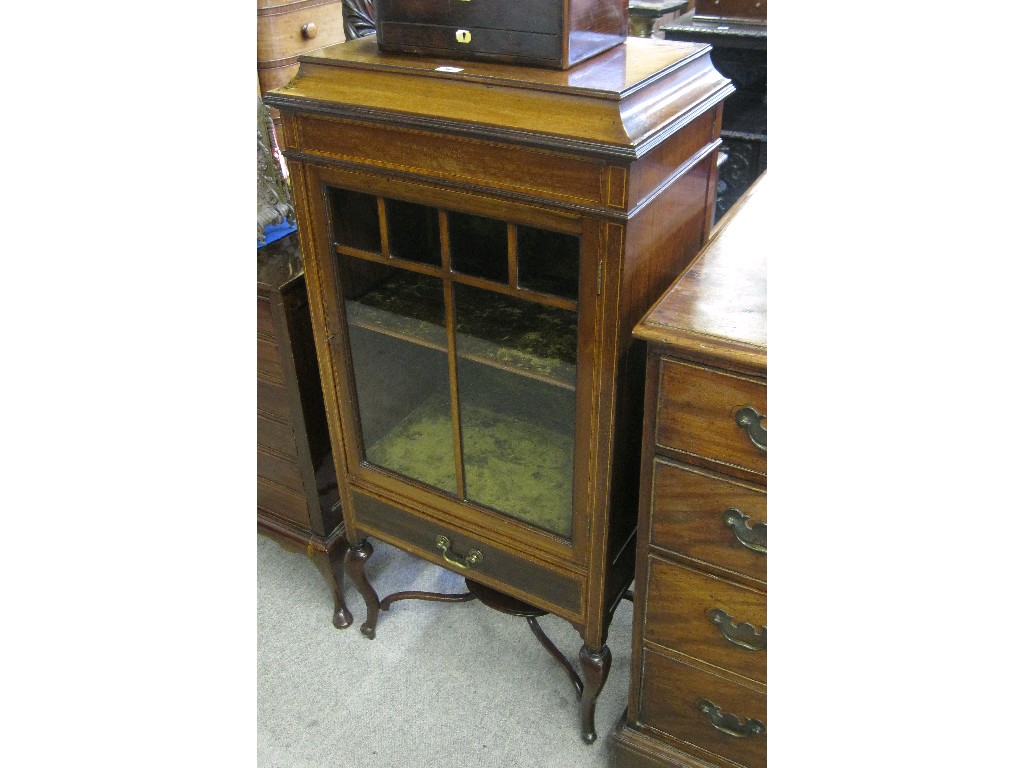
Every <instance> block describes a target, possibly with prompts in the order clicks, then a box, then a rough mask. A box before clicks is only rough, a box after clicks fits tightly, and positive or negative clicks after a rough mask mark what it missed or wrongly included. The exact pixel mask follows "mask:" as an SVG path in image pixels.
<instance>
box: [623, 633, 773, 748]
mask: <svg viewBox="0 0 1024 768" xmlns="http://www.w3.org/2000/svg"><path fill="white" fill-rule="evenodd" d="M643 653H644V659H643V672H642V682H641V687H640V714H639V718H638V719H639V721H640V723H641V724H642V725H643V726H648V727H650V728H655V729H657V730H659V731H661V732H662V733H666V734H668V735H669V736H671V737H672V738H674V739H676V740H677V741H680V742H682V743H683V748H684V749H687V748H688V747H692V748H695V749H687V751H690V752H693V753H694V754H695V755H697V756H698V757H701V758H702V759H704V760H708V761H709V762H712V763H715V764H721V762H720V761H721V759H723V758H724V759H726V760H731V761H732V762H733V763H736V764H738V765H741V766H745V768H764V766H766V765H767V763H768V738H767V737H768V734H767V726H768V720H767V710H768V701H767V696H766V695H765V694H763V693H759V692H758V691H754V690H751V689H749V688H745V687H744V686H742V685H738V684H737V683H733V682H730V681H729V680H724V679H722V678H720V677H718V676H717V675H712V674H710V673H707V672H703V671H701V670H699V669H695V668H694V667H691V666H689V665H688V664H682V663H680V662H677V661H674V660H672V659H669V658H667V657H665V656H662V655H661V654H658V653H653V652H651V651H649V650H645V651H644V652H643ZM730 715H731V716H732V717H729V716H730Z"/></svg>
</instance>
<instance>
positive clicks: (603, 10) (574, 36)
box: [376, 0, 629, 69]
mask: <svg viewBox="0 0 1024 768" xmlns="http://www.w3.org/2000/svg"><path fill="white" fill-rule="evenodd" d="M376 9H377V44H378V45H379V46H380V49H381V50H382V51H392V52H399V53H414V54H419V55H429V56H447V57H454V58H458V59H486V60H491V61H505V62H509V63H515V64H528V65H535V66H542V67H553V68H557V69H568V68H569V67H572V66H574V65H575V64H578V63H579V62H581V61H583V60H584V59H588V58H590V57H591V56H595V55H596V54H598V53H601V52H603V51H606V50H608V49H609V48H612V47H614V46H616V45H619V44H620V43H622V42H624V41H625V39H626V34H627V29H628V26H629V10H628V0H516V2H506V0H378V3H377V5H376Z"/></svg>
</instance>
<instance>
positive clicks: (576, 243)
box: [323, 185, 593, 548]
mask: <svg viewBox="0 0 1024 768" xmlns="http://www.w3.org/2000/svg"><path fill="white" fill-rule="evenodd" d="M323 193H324V197H323V199H324V200H325V202H326V206H327V208H328V212H327V221H328V227H327V229H328V232H329V235H330V239H331V240H332V242H331V245H330V249H331V250H332V251H333V253H331V256H332V258H333V259H334V263H333V264H332V265H331V266H332V267H333V273H334V275H335V276H336V280H337V295H338V303H339V306H338V307H337V310H338V312H339V314H340V315H341V316H342V322H341V327H342V328H343V329H344V333H345V335H346V340H347V344H346V345H345V347H346V348H347V355H348V359H347V360H345V361H343V362H342V363H341V364H340V365H339V368H340V369H345V370H348V371H350V376H349V382H350V385H351V386H352V387H353V390H354V391H352V392H350V393H349V398H348V399H349V401H350V402H351V403H352V407H351V409H350V418H349V419H348V421H349V422H351V423H350V424H347V425H345V428H344V431H345V434H346V442H347V443H349V446H348V447H349V473H350V474H351V475H354V476H358V477H359V478H361V479H362V480H363V481H366V482H368V483H370V484H371V485H373V484H378V485H379V487H382V488H390V489H392V490H395V489H398V491H399V492H403V491H408V489H409V488H410V487H411V488H413V489H414V491H417V492H419V493H420V494H421V498H427V499H430V500H432V501H431V503H432V504H435V503H436V505H437V509H438V510H441V511H443V510H449V511H451V512H452V513H453V514H463V513H464V511H465V510H466V509H469V510H471V514H473V515H476V519H480V520H487V519H488V518H489V517H491V518H493V519H496V520H504V521H505V522H508V521H513V522H514V524H515V526H516V527H517V528H518V529H522V530H524V531H525V532H526V533H527V538H529V532H530V531H533V532H534V533H536V534H537V536H538V537H540V538H541V539H545V538H546V539H548V540H550V541H554V542H559V541H560V542H562V544H561V546H564V547H567V548H571V547H572V543H573V539H574V538H576V537H577V536H579V535H581V532H582V531H585V530H586V527H585V521H581V520H579V519H578V518H579V515H580V514H581V513H580V512H578V511H577V510H580V509H581V508H583V507H584V506H585V503H584V502H585V499H582V498H577V496H582V495H583V493H582V492H580V491H578V490H577V489H578V488H586V478H579V477H577V476H576V475H577V472H576V467H577V453H578V451H577V448H576V446H577V434H578V429H577V428H578V426H579V424H578V422H579V421H580V420H581V417H582V420H583V421H588V420H589V415H588V413H587V411H586V409H585V408H581V406H585V405H586V404H585V403H584V404H581V403H579V402H577V394H576V393H577V383H578V380H579V379H580V377H581V372H580V371H579V370H578V357H579V355H578V350H579V348H580V264H581V251H582V242H583V237H582V236H581V235H580V234H579V233H578V232H565V231H558V230H555V229H552V228H550V223H549V222H540V223H542V224H547V225H548V226H534V225H532V224H526V223H523V220H521V219H520V220H513V218H510V217H508V216H502V217H501V218H497V217H490V216H484V215H480V212H479V203H478V202H477V210H476V211H470V210H465V209H463V210H460V209H459V207H458V205H457V202H458V201H457V198H456V204H455V205H453V204H452V202H451V199H449V200H448V201H447V202H446V204H444V205H433V204H425V203H423V202H422V201H412V200H409V199H402V198H401V197H400V196H399V195H397V194H395V190H394V189H389V190H388V191H387V194H380V193H370V192H366V191H359V190H357V189H350V188H344V187H341V186H334V185H326V186H324V187H323ZM450 197H451V196H450V195H449V198H450ZM501 212H502V213H505V214H507V213H508V210H507V207H506V208H505V209H501ZM577 226H579V225H577ZM588 311H592V309H591V308H588ZM589 359H593V357H592V356H589ZM583 375H585V376H589V375H592V372H589V371H588V372H584V374H583ZM579 432H583V433H586V430H580V431H579ZM353 458H354V459H355V461H353ZM581 481H582V482H581ZM407 495H408V494H407Z"/></svg>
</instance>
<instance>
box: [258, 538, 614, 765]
mask: <svg viewBox="0 0 1024 768" xmlns="http://www.w3.org/2000/svg"><path fill="white" fill-rule="evenodd" d="M373 544H374V547H375V552H374V555H373V557H372V558H371V559H370V561H369V563H368V564H367V573H368V574H369V575H370V578H371V580H372V581H373V582H374V586H375V587H376V589H377V591H378V593H379V594H380V595H381V596H382V597H383V596H384V595H386V594H389V593H391V592H397V591H402V590H407V589H419V590H425V591H439V592H461V591H464V590H463V588H462V579H461V578H460V577H458V576H456V575H455V574H452V573H449V572H448V571H446V570H444V569H442V568H438V567H436V566H434V565H432V564H430V563H426V562H424V561H422V560H419V559H417V558H414V557H412V556H410V555H407V554H406V553H404V552H402V551H400V550H398V549H395V548H394V547H390V546H388V545H387V544H384V543H382V542H378V541H373ZM346 597H347V600H348V603H349V607H350V609H351V610H352V612H353V614H354V616H355V623H354V624H353V625H352V626H351V627H349V628H348V629H345V630H338V629H335V628H334V626H333V625H332V624H331V611H332V606H333V603H332V600H331V595H330V590H329V589H328V587H327V584H326V582H325V581H324V580H323V577H322V576H321V575H320V573H319V571H318V570H317V569H316V567H315V566H314V565H313V564H312V562H310V561H309V560H308V559H307V558H306V557H305V556H304V555H302V554H296V553H294V552H290V551H287V550H285V549H283V548H281V547H280V546H278V544H277V543H276V542H274V541H272V540H270V539H268V538H265V537H263V536H257V676H258V681H257V685H258V687H257V744H258V746H257V750H258V751H257V754H258V761H257V764H258V765H259V766H260V768H271V767H273V768H314V767H317V768H319V767H320V766H324V767H326V766H331V767H332V768H338V767H339V766H357V765H359V766H362V765H365V766H373V767H374V768H399V767H400V766H401V767H402V768H405V767H406V766H434V765H440V764H442V763H446V764H454V765H467V766H473V768H489V766H495V768H497V767H498V766H501V767H502V768H508V766H537V767H538V768H562V767H563V766H565V767H570V766H571V767H573V768H575V767H576V766H580V767H581V768H583V767H585V766H608V765H611V759H610V751H609V746H610V745H609V737H610V735H611V733H612V731H613V730H614V727H615V725H616V723H617V722H618V720H619V718H620V717H621V715H622V713H623V711H624V710H625V708H626V697H627V691H628V686H629V661H630V631H631V622H632V604H630V603H628V602H623V603H622V604H621V605H620V606H619V609H618V610H617V611H616V614H615V618H614V620H613V621H612V625H611V628H610V630H609V637H608V647H609V649H610V650H611V653H612V667H611V672H610V673H609V676H608V682H607V683H606V684H605V687H604V690H603V691H602V693H601V696H600V697H599V698H598V701H597V713H596V717H595V724H596V726H597V734H598V738H597V742H596V743H595V744H593V745H590V746H587V745H585V744H584V743H583V741H582V740H581V739H580V736H579V725H578V720H579V705H578V703H577V701H576V696H575V691H574V690H573V688H572V686H571V684H570V683H569V679H568V677H567V676H566V674H565V672H564V670H562V668H561V667H559V666H558V665H557V664H556V663H555V661H554V660H553V659H551V657H550V656H549V655H548V654H547V653H546V652H545V651H544V649H543V648H542V647H541V646H540V644H539V643H538V642H537V641H536V639H535V638H534V637H533V634H532V633H531V632H530V628H529V626H528V625H527V624H526V621H525V620H524V619H521V618H514V617H511V616H506V615H504V614H500V613H497V612H495V611H492V610H490V609H488V608H487V607H485V606H483V605H481V604H480V603H479V602H477V601H474V602H470V603H458V604H448V605H445V604H439V603H428V602H423V601H407V602H399V603H396V604H395V605H394V606H392V608H391V610H390V611H388V612H387V613H381V618H380V622H379V623H378V625H377V637H376V639H375V640H369V639H367V638H365V637H364V636H363V635H362V634H361V633H360V632H359V628H358V625H359V624H360V623H361V622H362V621H363V619H364V617H365V612H364V608H363V605H362V600H361V598H360V597H359V596H358V594H357V593H356V592H355V590H354V589H352V588H351V587H348V588H347V592H346ZM540 623H541V626H542V627H543V628H544V630H545V632H546V633H547V634H548V636H549V637H550V638H551V639H552V640H553V641H554V642H555V643H556V645H558V647H559V648H561V649H562V651H563V653H565V655H566V656H567V657H568V658H569V659H570V660H572V661H573V662H574V663H578V662H577V660H576V655H577V653H578V652H579V648H580V645H581V640H580V637H579V635H578V634H577V633H576V632H575V630H573V629H572V627H570V626H569V625H568V624H567V623H566V622H564V621H562V620H560V619H558V618H556V617H553V616H545V617H542V618H541V619H540Z"/></svg>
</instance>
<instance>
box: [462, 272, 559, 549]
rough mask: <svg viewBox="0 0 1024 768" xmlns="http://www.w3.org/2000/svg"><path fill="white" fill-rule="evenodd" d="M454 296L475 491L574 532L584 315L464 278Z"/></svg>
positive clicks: (500, 506) (546, 525) (473, 495)
mask: <svg viewBox="0 0 1024 768" xmlns="http://www.w3.org/2000/svg"><path fill="white" fill-rule="evenodd" d="M455 297H456V300H455V316H456V329H457V335H456V352H457V355H458V358H457V362H458V377H459V380H458V383H459V416H460V419H461V422H462V425H461V426H462V455H463V466H464V468H465V476H466V498H467V499H469V500H470V501H473V502H476V503H478V504H482V505H484V506H487V507H490V508H492V509H495V510H497V511H499V512H503V513H504V514H507V515H510V516H512V517H515V518H517V519H519V520H523V521H525V522H528V523H530V524H532V525H536V526H538V527H540V528H543V529H545V530H548V531H551V532H553V533H556V534H559V535H561V536H564V537H566V538H568V537H569V536H570V535H571V533H572V479H573V444H574V437H575V413H576V393H575V390H574V384H575V368H576V317H575V315H574V314H573V313H571V312H567V311H565V310H560V309H551V308H548V307H540V306H539V305H534V304H530V303H528V302H525V301H520V300H518V299H511V298H507V297H504V296H499V295H497V294H493V293H490V292H488V291H482V290H479V289H477V288H471V287H469V286H464V285H455ZM488 308H494V309H495V311H493V312H487V311H484V310H485V309H488ZM513 314H514V315H515V316H516V317H515V318H512V317H511V315H513ZM552 314H554V315H558V316H559V317H558V322H556V323H553V324H552V326H551V327H549V328H547V329H546V332H545V333H543V334H540V333H538V332H537V331H536V330H535V329H536V328H537V327H538V325H539V324H538V323H537V317H538V315H542V316H549V315H552ZM553 372H558V376H554V375H552V374H553Z"/></svg>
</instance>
